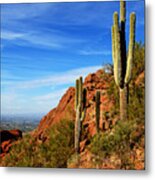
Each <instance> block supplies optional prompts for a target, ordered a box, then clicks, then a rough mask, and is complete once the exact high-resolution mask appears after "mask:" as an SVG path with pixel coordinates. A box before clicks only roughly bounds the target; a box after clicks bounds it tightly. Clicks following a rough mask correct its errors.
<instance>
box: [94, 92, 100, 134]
mask: <svg viewBox="0 0 155 180" xmlns="http://www.w3.org/2000/svg"><path fill="white" fill-rule="evenodd" d="M95 100H96V132H97V133H98V132H99V122H100V91H96V98H95Z"/></svg>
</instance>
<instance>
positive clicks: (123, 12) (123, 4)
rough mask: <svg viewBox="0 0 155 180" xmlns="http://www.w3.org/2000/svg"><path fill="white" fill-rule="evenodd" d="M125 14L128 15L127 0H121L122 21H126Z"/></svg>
mask: <svg viewBox="0 0 155 180" xmlns="http://www.w3.org/2000/svg"><path fill="white" fill-rule="evenodd" d="M125 16H126V10H125V1H123V0H120V22H124V23H125Z"/></svg>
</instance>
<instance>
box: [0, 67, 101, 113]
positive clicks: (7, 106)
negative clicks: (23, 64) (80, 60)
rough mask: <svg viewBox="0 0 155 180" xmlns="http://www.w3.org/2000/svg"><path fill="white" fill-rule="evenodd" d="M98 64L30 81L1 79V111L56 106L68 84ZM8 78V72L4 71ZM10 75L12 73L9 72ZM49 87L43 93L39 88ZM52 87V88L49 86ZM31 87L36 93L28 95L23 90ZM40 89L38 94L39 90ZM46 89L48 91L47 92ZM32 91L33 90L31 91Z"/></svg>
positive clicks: (42, 110)
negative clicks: (2, 89) (3, 89)
mask: <svg viewBox="0 0 155 180" xmlns="http://www.w3.org/2000/svg"><path fill="white" fill-rule="evenodd" d="M100 68H101V67H100V66H91V67H85V68H79V69H73V70H70V71H67V72H63V73H57V74H55V75H53V76H49V77H44V78H40V79H36V80H31V81H26V82H25V81H20V82H16V81H10V82H7V81H6V83H7V84H6V83H5V81H2V88H3V87H4V86H5V91H2V92H1V99H2V101H1V112H2V114H30V113H45V114H46V113H47V112H48V111H50V110H51V109H52V108H54V107H56V106H57V104H58V102H59V100H60V99H61V97H62V96H63V94H64V93H65V92H66V90H67V89H68V87H69V86H71V85H73V86H74V83H75V80H76V78H78V77H79V76H83V78H84V77H86V76H87V75H88V74H89V73H92V72H95V71H96V70H98V69H100ZM5 74H6V76H7V77H8V78H9V73H7V72H6V73H5ZM11 75H12V74H11ZM47 86H48V88H49V91H51V92H50V93H44V94H42V93H43V92H42V91H41V90H40V88H43V89H47ZM50 87H52V88H50ZM32 88H37V89H36V92H37V94H38V95H35V93H34V95H33V96H32V94H31V96H29V95H28V94H25V90H27V91H29V92H31V89H32ZM39 91H40V95H39V93H38V92H39ZM49 91H48V92H49ZM33 92H34V91H33Z"/></svg>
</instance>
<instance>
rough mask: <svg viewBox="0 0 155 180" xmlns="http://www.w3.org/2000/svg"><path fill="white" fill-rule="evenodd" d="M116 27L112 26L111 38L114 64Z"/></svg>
mask: <svg viewBox="0 0 155 180" xmlns="http://www.w3.org/2000/svg"><path fill="white" fill-rule="evenodd" d="M114 31H115V29H114V26H112V27H111V39H112V59H113V64H114V63H115V61H116V60H115V51H116V50H115V33H114Z"/></svg>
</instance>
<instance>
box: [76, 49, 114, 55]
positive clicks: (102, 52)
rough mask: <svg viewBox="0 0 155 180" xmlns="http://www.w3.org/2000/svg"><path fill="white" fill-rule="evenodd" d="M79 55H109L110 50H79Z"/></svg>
mask: <svg viewBox="0 0 155 180" xmlns="http://www.w3.org/2000/svg"><path fill="white" fill-rule="evenodd" d="M79 53H80V54H81V55H105V56H108V55H111V51H110V50H104V49H103V50H81V51H80V52H79Z"/></svg>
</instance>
